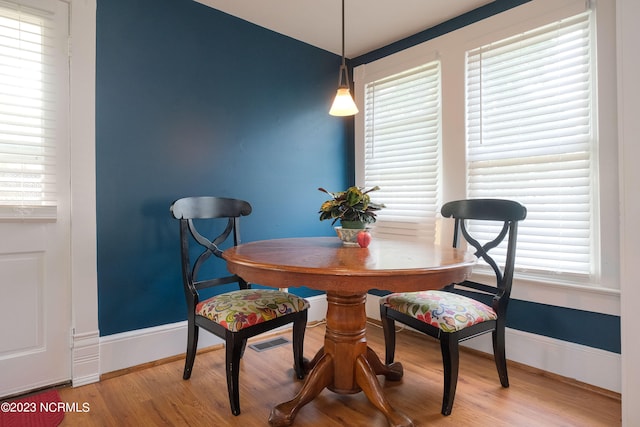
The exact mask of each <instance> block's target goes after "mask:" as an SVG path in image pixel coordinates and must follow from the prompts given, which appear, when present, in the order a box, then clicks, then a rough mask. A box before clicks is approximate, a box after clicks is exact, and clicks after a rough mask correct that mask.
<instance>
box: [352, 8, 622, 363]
mask: <svg viewBox="0 0 640 427" xmlns="http://www.w3.org/2000/svg"><path fill="white" fill-rule="evenodd" d="M529 1H530V0H495V1H494V2H492V3H489V4H487V5H485V6H483V7H480V8H478V9H475V10H473V11H471V12H468V13H466V14H464V15H461V16H459V17H456V18H454V19H451V20H449V21H447V22H444V23H442V24H440V25H437V26H435V27H433V28H430V29H428V30H425V31H423V32H420V33H418V34H414V35H412V36H410V37H407V38H405V39H402V40H399V41H398V42H396V43H393V44H390V45H388V46H384V47H381V48H380V49H376V50H375V51H373V52H369V53H367V54H365V55H362V56H359V57H357V58H353V59H352V61H351V65H352V66H354V67H355V66H358V65H361V64H366V63H369V62H372V61H375V60H377V59H380V58H383V57H385V56H388V55H392V54H394V53H396V52H399V51H401V50H404V49H407V48H409V47H411V46H415V45H417V44H420V43H423V42H425V41H428V40H431V39H433V38H436V37H439V36H441V35H443V34H446V33H448V32H451V31H455V30H457V29H459V28H462V27H464V26H467V25H470V24H472V23H474V22H477V21H480V20H482V19H485V18H488V17H490V16H493V15H495V14H497V13H500V12H503V11H505V10H508V9H511V8H513V7H516V6H520V5H521V4H524V3H527V2H529ZM514 286H515V285H514ZM371 293H372V294H374V295H377V296H384V295H387V294H388V293H389V292H387V291H378V290H375V291H372V292H371ZM508 310H509V311H508V319H507V326H508V327H510V328H513V329H517V330H520V331H525V332H530V333H533V334H537V335H542V336H546V337H551V338H555V339H559V340H563V341H568V342H572V343H576V344H582V345H585V346H589V347H594V348H599V349H602V350H606V351H611V352H613V353H620V351H621V335H620V334H621V331H620V325H621V324H620V317H619V316H612V315H609V314H602V313H594V312H589V311H584V310H574V309H570V308H565V307H559V306H554V305H547V304H539V303H535V302H531V301H521V300H512V301H511V302H510V304H509V309H508Z"/></svg>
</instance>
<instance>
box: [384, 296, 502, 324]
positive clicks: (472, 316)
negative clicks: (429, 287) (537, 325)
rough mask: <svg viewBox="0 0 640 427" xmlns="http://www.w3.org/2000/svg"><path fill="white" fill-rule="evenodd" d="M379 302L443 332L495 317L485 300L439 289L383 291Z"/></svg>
mask: <svg viewBox="0 0 640 427" xmlns="http://www.w3.org/2000/svg"><path fill="white" fill-rule="evenodd" d="M380 304H383V305H385V306H387V307H391V308H392V309H394V310H396V311H399V312H402V313H405V314H407V315H409V316H411V317H414V318H416V319H418V320H420V321H422V322H425V323H428V324H429V325H431V326H435V327H436V328H440V329H441V330H442V331H444V332H456V331H459V330H461V329H464V328H466V327H468V326H471V325H475V324H476V323H482V322H486V321H488V320H495V319H497V318H498V316H497V315H496V313H495V311H493V309H492V308H491V307H489V306H488V305H486V304H483V303H481V302H479V301H476V300H474V299H471V298H467V297H465V296H462V295H458V294H454V293H451V292H443V291H421V292H403V293H396V294H391V295H387V296H386V297H384V298H382V299H381V300H380Z"/></svg>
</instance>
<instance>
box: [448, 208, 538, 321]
mask: <svg viewBox="0 0 640 427" xmlns="http://www.w3.org/2000/svg"><path fill="white" fill-rule="evenodd" d="M440 212H441V213H442V216H443V217H446V218H455V229H454V233H453V247H458V244H459V240H460V235H462V237H463V238H464V239H465V240H466V241H467V242H468V243H469V244H470V245H471V246H473V247H474V248H475V250H476V252H475V255H476V256H477V257H478V258H482V259H483V260H484V261H486V262H487V264H489V265H490V266H491V268H492V269H493V271H494V273H495V275H496V286H495V287H494V286H490V285H486V284H481V283H476V282H472V281H467V282H464V283H462V286H464V287H466V288H473V289H476V290H479V291H481V292H483V293H489V294H492V295H493V301H492V305H493V309H494V310H496V311H497V312H498V315H501V314H504V311H505V310H506V304H507V303H508V300H509V296H510V294H511V284H512V281H513V270H514V265H515V256H516V242H517V237H518V222H519V221H522V220H523V219H525V218H526V216H527V209H526V208H525V207H524V206H522V205H521V204H520V203H518V202H515V201H512V200H500V199H469V200H456V201H453V202H449V203H446V204H445V205H444V206H442V209H441V211H440ZM467 220H484V221H495V222H497V223H502V224H501V225H502V228H501V230H500V231H499V232H498V233H497V234H496V236H495V238H493V239H492V240H490V241H488V242H486V243H484V244H482V243H480V242H478V240H477V239H476V238H474V237H473V236H471V234H470V233H469V229H468V224H467ZM505 238H506V239H507V253H506V260H505V265H504V267H503V268H502V269H501V268H500V267H499V266H498V265H497V263H496V262H495V260H494V259H493V257H492V256H491V255H490V254H489V252H490V251H491V250H492V249H493V248H495V247H496V246H498V245H499V244H500V243H502V241H504V240H505ZM461 293H464V292H461ZM501 302H502V303H501Z"/></svg>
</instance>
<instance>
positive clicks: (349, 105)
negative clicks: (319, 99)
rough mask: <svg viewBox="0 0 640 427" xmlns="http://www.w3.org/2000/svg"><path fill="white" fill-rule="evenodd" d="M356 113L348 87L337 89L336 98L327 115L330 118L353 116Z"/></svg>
mask: <svg viewBox="0 0 640 427" xmlns="http://www.w3.org/2000/svg"><path fill="white" fill-rule="evenodd" d="M357 113H358V107H357V106H356V103H355V102H354V101H353V98H352V97H351V91H349V88H348V87H341V88H338V93H337V94H336V98H335V99H334V100H333V104H332V105H331V110H329V114H331V115H332V116H353V115H354V114H357Z"/></svg>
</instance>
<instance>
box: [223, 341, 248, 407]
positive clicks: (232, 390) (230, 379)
mask: <svg viewBox="0 0 640 427" xmlns="http://www.w3.org/2000/svg"><path fill="white" fill-rule="evenodd" d="M246 342H247V340H246V339H242V338H239V337H238V336H237V335H236V334H234V333H231V332H227V337H226V342H225V347H226V355H225V364H226V367H227V368H226V371H227V390H228V391H229V403H230V404H231V413H232V414H233V415H239V414H240V386H239V382H240V381H239V378H240V356H241V354H242V350H243V348H244V345H245V344H246Z"/></svg>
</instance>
